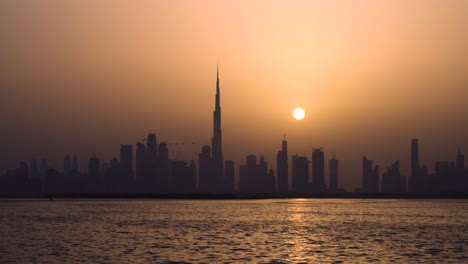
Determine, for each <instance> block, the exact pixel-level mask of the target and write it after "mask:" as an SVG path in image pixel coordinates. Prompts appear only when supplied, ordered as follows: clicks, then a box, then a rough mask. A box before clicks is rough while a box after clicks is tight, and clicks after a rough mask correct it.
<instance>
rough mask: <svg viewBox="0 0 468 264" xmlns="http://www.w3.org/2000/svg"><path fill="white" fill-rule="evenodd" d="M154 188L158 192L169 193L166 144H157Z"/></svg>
mask: <svg viewBox="0 0 468 264" xmlns="http://www.w3.org/2000/svg"><path fill="white" fill-rule="evenodd" d="M158 151H159V160H158V166H157V171H158V173H157V178H156V183H157V184H156V186H157V190H158V192H163V193H165V192H169V150H168V148H167V145H166V142H161V143H159V148H158Z"/></svg>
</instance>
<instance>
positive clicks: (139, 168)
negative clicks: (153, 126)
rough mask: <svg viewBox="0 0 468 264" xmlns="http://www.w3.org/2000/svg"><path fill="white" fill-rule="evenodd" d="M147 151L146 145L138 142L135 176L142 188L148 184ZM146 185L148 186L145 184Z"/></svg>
mask: <svg viewBox="0 0 468 264" xmlns="http://www.w3.org/2000/svg"><path fill="white" fill-rule="evenodd" d="M147 165H148V162H147V153H146V147H145V145H144V144H143V143H141V142H138V143H137V144H136V151H135V176H136V180H137V182H139V183H140V186H139V187H140V188H142V187H143V186H145V185H147V184H148V183H147V182H146V172H147V169H146V167H147ZM145 187H146V186H145Z"/></svg>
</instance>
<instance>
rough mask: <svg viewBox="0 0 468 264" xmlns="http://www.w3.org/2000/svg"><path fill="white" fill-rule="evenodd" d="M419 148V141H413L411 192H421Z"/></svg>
mask: <svg viewBox="0 0 468 264" xmlns="http://www.w3.org/2000/svg"><path fill="white" fill-rule="evenodd" d="M419 176H420V175H419V146H418V139H417V138H413V139H412V140H411V179H410V188H409V191H410V192H421V191H422V189H421V188H422V183H421V179H420V177H419Z"/></svg>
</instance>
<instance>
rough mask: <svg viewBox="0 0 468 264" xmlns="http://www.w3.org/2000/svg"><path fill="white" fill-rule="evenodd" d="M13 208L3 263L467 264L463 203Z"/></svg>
mask: <svg viewBox="0 0 468 264" xmlns="http://www.w3.org/2000/svg"><path fill="white" fill-rule="evenodd" d="M14 204H16V205H14ZM14 204H13V205H12V203H2V201H0V209H3V210H0V237H1V238H2V239H1V240H0V262H2V263H6V262H19V263H21V262H26V263H30V262H36V263H61V262H85V263H87V262H93V263H116V262H119V263H149V262H150V263H154V262H157V263H200V262H203V263H239V262H255V263H291V262H294V263H300V262H304V263H316V262H326V263H365V262H396V263H413V262H436V263H437V262H443V263H464V262H465V263H466V261H468V232H467V231H468V230H467V227H468V201H463V200H460V201H442V200H441V201H438V200H434V201H417V200H411V201H404V200H399V201H396V200H388V201H382V200H365V201H360V200H344V199H343V200H314V199H304V200H300V201H298V200H295V199H285V200H258V201H255V200H246V201H191V200H184V201H182V200H180V201H170V200H154V201H135V200H128V201H126V200H122V201H102V200H96V201H80V200H70V201H63V202H60V203H41V202H37V201H27V202H19V203H14ZM18 204H19V206H18Z"/></svg>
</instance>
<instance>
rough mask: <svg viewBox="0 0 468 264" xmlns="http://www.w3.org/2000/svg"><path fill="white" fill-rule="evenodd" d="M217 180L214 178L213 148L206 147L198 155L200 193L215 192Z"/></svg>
mask: <svg viewBox="0 0 468 264" xmlns="http://www.w3.org/2000/svg"><path fill="white" fill-rule="evenodd" d="M214 187H215V178H214V177H213V170H212V162H211V148H210V146H208V145H204V146H203V147H202V149H201V152H200V154H198V189H199V191H200V192H204V193H208V192H213V191H214Z"/></svg>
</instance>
